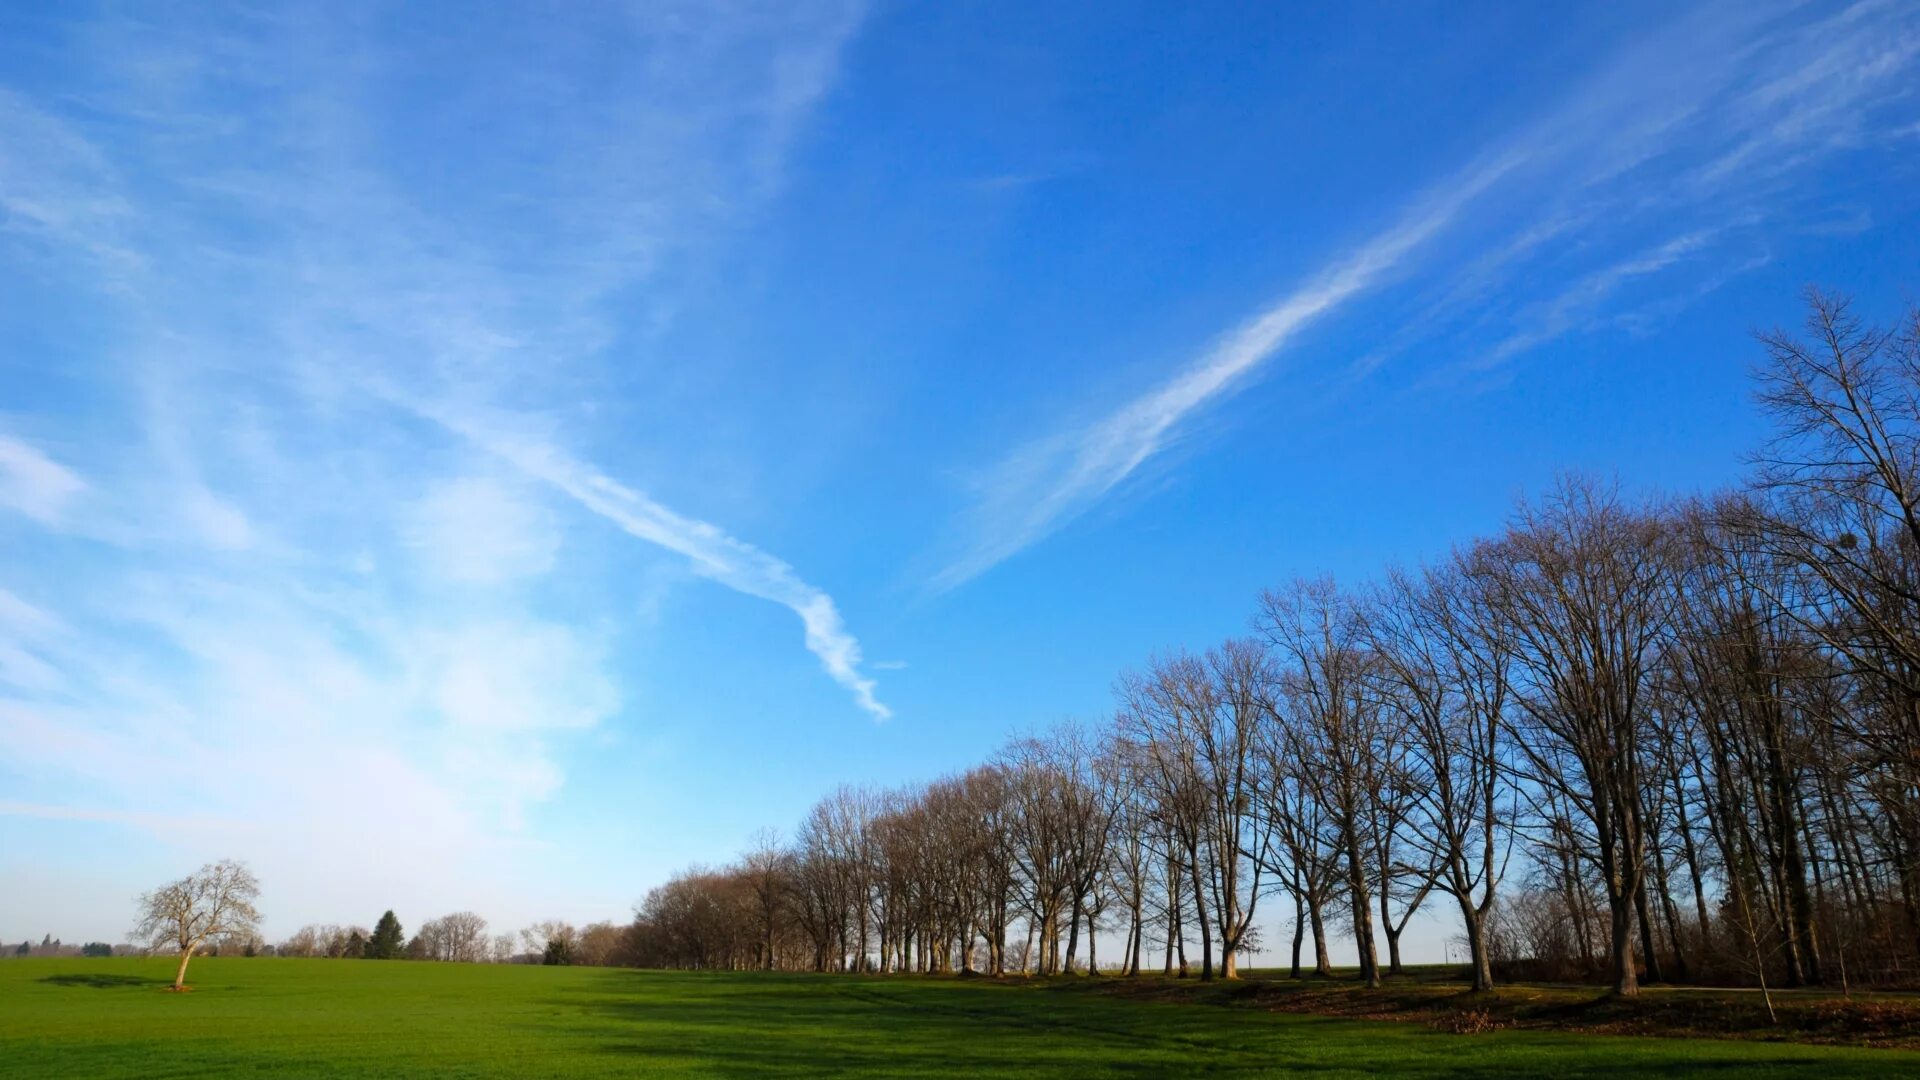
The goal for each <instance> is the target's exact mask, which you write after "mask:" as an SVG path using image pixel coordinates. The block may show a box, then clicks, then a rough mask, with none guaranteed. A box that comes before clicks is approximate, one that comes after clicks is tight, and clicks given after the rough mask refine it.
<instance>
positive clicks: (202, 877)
mask: <svg viewBox="0 0 1920 1080" xmlns="http://www.w3.org/2000/svg"><path fill="white" fill-rule="evenodd" d="M259 896H260V880H259V879H258V878H256V877H254V876H253V871H251V870H249V869H247V865H246V864H245V863H242V862H237V861H235V860H232V859H225V860H222V861H220V862H211V863H208V864H207V865H205V866H203V867H201V868H200V869H199V870H198V871H197V872H195V873H192V874H189V875H187V876H186V877H183V878H181V879H180V880H179V881H176V882H173V883H171V884H168V885H162V886H161V887H159V888H158V889H155V890H153V891H152V892H150V893H147V894H146V895H145V896H142V897H141V898H140V925H139V926H138V927H136V928H135V930H134V933H135V934H137V935H139V936H140V937H143V938H147V939H150V940H151V941H152V942H153V944H154V947H155V948H167V947H177V948H178V949H179V950H180V969H179V970H178V971H176V972H174V975H173V988H174V989H175V990H179V989H182V988H183V987H184V986H185V985H186V981H187V963H188V962H189V961H191V960H192V959H193V954H194V953H196V952H198V951H200V949H201V947H202V946H204V945H206V943H207V942H209V941H214V940H218V939H221V938H229V937H241V936H246V935H250V934H254V933H257V932H258V931H259V924H260V912H259V910H258V909H257V908H255V907H254V906H253V902H254V901H255V900H256V899H258V898H259Z"/></svg>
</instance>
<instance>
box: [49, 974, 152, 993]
mask: <svg viewBox="0 0 1920 1080" xmlns="http://www.w3.org/2000/svg"><path fill="white" fill-rule="evenodd" d="M40 981H41V982H43V983H51V984H52V985H54V986H85V987H88V988H90V989H94V990H114V989H119V988H121V987H127V986H165V985H168V983H169V982H170V980H167V979H157V978H152V977H149V976H146V975H109V974H106V973H104V972H92V973H88V974H85V975H46V976H43V977H41V979H40Z"/></svg>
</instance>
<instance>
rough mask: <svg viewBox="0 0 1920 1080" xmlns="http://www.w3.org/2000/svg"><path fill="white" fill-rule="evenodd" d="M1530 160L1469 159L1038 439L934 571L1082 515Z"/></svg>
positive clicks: (939, 578) (980, 568) (962, 574)
mask: <svg viewBox="0 0 1920 1080" xmlns="http://www.w3.org/2000/svg"><path fill="white" fill-rule="evenodd" d="M1523 161H1524V155H1521V154H1518V153H1506V154H1501V155H1499V156H1496V157H1494V158H1493V159H1492V160H1490V161H1487V162H1485V163H1483V164H1480V165H1476V166H1474V167H1472V168H1470V169H1467V170H1466V171H1464V172H1463V173H1461V174H1460V175H1459V176H1457V177H1455V178H1454V179H1453V180H1452V181H1451V182H1449V183H1447V184H1443V185H1441V186H1440V188H1439V189H1438V192H1437V194H1435V195H1434V196H1432V197H1430V198H1429V199H1427V200H1425V201H1424V202H1423V204H1422V205H1421V206H1420V207H1418V208H1417V209H1416V210H1415V211H1414V212H1413V213H1411V214H1409V215H1408V216H1407V217H1406V218H1404V219H1403V220H1402V221H1401V222H1400V223H1399V224H1397V225H1395V226H1394V227H1393V228H1391V229H1389V230H1387V231H1386V232H1383V233H1381V234H1379V235H1377V236H1375V237H1374V238H1372V239H1371V240H1369V241H1367V243H1366V244H1364V245H1362V246H1361V248H1360V250H1358V251H1357V252H1355V253H1353V254H1352V255H1349V256H1347V257H1346V258H1345V259H1343V260H1341V261H1339V262H1337V263H1335V264H1334V265H1332V266H1330V267H1328V268H1327V269H1326V270H1324V271H1322V272H1321V273H1320V274H1318V275H1316V277H1315V278H1314V279H1313V282H1312V283H1311V284H1309V285H1306V286H1303V287H1301V288H1298V289H1296V290H1294V291H1293V292H1290V293H1288V294H1287V295H1285V296H1283V297H1281V298H1280V299H1279V300H1278V301H1276V302H1275V303H1273V304H1271V305H1269V306H1268V307H1267V308H1265V309H1264V310H1262V311H1260V312H1259V313H1258V314H1256V315H1254V316H1253V318H1251V319H1249V320H1247V321H1246V322H1245V323H1243V324H1241V326H1240V327H1239V328H1238V329H1236V330H1234V331H1233V332H1232V333H1230V334H1228V335H1227V336H1226V337H1224V338H1222V339H1221V340H1220V341H1219V342H1218V343H1217V344H1215V345H1214V347H1213V348H1211V349H1209V350H1208V351H1207V352H1206V353H1205V354H1203V355H1202V356H1201V357H1200V358H1199V359H1198V360H1196V361H1194V362H1193V363H1192V364H1189V365H1188V366H1187V367H1186V368H1185V369H1184V370H1182V371H1181V372H1180V373H1179V374H1177V375H1175V376H1174V377H1173V378H1172V379H1170V380H1168V381H1167V382H1165V383H1162V384H1161V385H1160V386H1159V387H1157V388H1156V389H1154V390H1152V391H1150V392H1148V393H1147V394H1145V395H1143V396H1141V397H1139V398H1136V399H1134V400H1133V401H1131V402H1129V403H1127V404H1126V405H1125V406H1123V407H1121V408H1120V409H1119V410H1118V411H1116V412H1114V413H1112V414H1111V415H1109V416H1108V417H1107V418H1106V419H1104V420H1102V421H1100V422H1098V423H1096V424H1094V425H1093V426H1092V427H1090V428H1088V429H1086V430H1085V431H1083V432H1081V433H1079V434H1078V435H1074V436H1070V437H1068V438H1065V439H1054V440H1048V441H1046V442H1043V443H1040V444H1036V445H1034V446H1031V447H1029V448H1028V449H1027V450H1026V451H1024V452H1022V453H1021V454H1017V455H1015V457H1014V458H1012V459H1010V460H1009V461H1008V462H1007V463H1006V465H1005V466H1003V467H1002V469H1001V470H1000V472H999V474H998V476H997V477H996V481H997V482H995V483H991V484H989V485H988V490H989V492H990V494H989V496H988V498H987V499H986V500H984V501H983V503H982V505H981V507H980V508H979V511H980V512H979V514H978V516H979V517H980V518H981V519H982V522H983V524H984V523H985V522H989V521H990V522H992V523H993V524H992V527H991V528H983V530H982V532H983V534H985V535H986V536H987V537H988V539H986V540H985V541H983V542H981V543H979V544H977V545H976V546H975V547H974V548H972V549H971V550H970V551H968V552H967V553H966V554H965V555H963V556H961V557H960V558H959V559H958V560H956V561H954V562H953V563H951V564H949V565H948V566H947V567H946V568H945V569H943V570H941V571H940V572H939V573H937V574H936V575H934V578H933V582H932V585H933V588H934V589H935V591H939V592H944V591H946V590H948V589H952V588H954V587H955V586H958V585H961V584H963V583H965V582H967V581H969V580H971V579H972V578H974V577H977V576H979V575H980V574H981V573H983V572H985V571H986V570H988V569H990V568H992V567H993V566H995V565H997V564H999V563H1000V562H1002V561H1004V560H1005V559H1007V558H1008V557H1009V556H1011V555H1013V554H1014V553H1015V552H1018V551H1019V550H1021V549H1022V548H1025V547H1026V546H1028V545H1029V544H1032V543H1034V542H1035V541H1037V540H1040V539H1042V538H1044V537H1045V536H1047V535H1048V534H1050V533H1052V532H1053V531H1054V530H1056V529H1058V528H1059V527H1060V526H1062V525H1064V524H1066V523H1067V522H1068V521H1071V520H1072V519H1073V518H1075V517H1077V516H1079V515H1080V514H1081V513H1082V512H1084V511H1085V510H1086V509H1087V508H1088V507H1089V506H1091V505H1092V504H1093V503H1095V502H1097V501H1098V500H1099V499H1100V498H1101V497H1102V496H1104V495H1106V494H1107V493H1108V492H1110V491H1112V490H1113V489H1114V487H1115V486H1117V485H1118V484H1119V483H1120V482H1121V481H1123V480H1125V479H1126V478H1127V477H1128V476H1130V475H1132V474H1133V472H1134V470H1136V469H1138V468H1139V467H1140V466H1141V465H1142V464H1144V463H1145V462H1146V461H1147V459H1148V458H1150V457H1152V456H1153V455H1154V454H1157V453H1159V452H1160V450H1162V449H1163V448H1164V447H1165V446H1166V442H1167V439H1168V436H1169V433H1170V432H1172V431H1173V429H1174V427H1175V426H1176V425H1178V424H1179V423H1180V421H1181V420H1182V419H1184V418H1185V417H1187V416H1188V415H1189V414H1191V413H1193V412H1194V411H1195V410H1197V409H1200V408H1202V407H1203V406H1205V405H1207V404H1208V403H1210V402H1212V401H1213V400H1215V399H1216V398H1219V397H1221V396H1222V395H1225V394H1228V393H1230V392H1232V391H1234V390H1235V389H1238V388H1239V386H1241V385H1243V384H1244V381H1245V379H1246V377H1247V376H1248V375H1249V374H1250V373H1252V372H1253V371H1254V370H1255V369H1256V368H1258V367H1259V366H1260V365H1261V364H1262V363H1264V362H1266V361H1267V360H1268V359H1270V358H1271V357H1272V356H1273V355H1274V354H1275V353H1277V352H1279V351H1280V349H1281V347H1282V346H1284V345H1285V344H1286V343H1287V342H1288V341H1289V340H1290V339H1291V338H1292V337H1293V336H1294V335H1295V334H1297V333H1298V332H1299V331H1300V330H1302V329H1304V328H1305V327H1306V326H1308V325H1309V324H1311V323H1312V322H1314V321H1315V320H1316V319H1319V318H1320V317H1322V316H1324V315H1327V314H1328V313H1330V312H1332V311H1334V310H1336V309H1338V308H1339V307H1340V306H1341V305H1343V304H1345V303H1347V302H1348V301H1350V300H1352V299H1353V298H1354V297H1356V296H1359V295H1360V294H1362V293H1364V292H1365V291H1367V290H1368V289H1369V288H1371V287H1373V286H1374V285H1376V284H1378V283H1379V281H1380V280H1381V279H1382V278H1384V277H1385V276H1387V275H1388V274H1390V273H1391V272H1392V271H1393V270H1394V269H1395V268H1396V267H1397V266H1398V265H1399V264H1400V263H1401V261H1402V260H1404V259H1405V258H1406V257H1407V256H1408V255H1409V254H1410V253H1412V252H1413V251H1414V250H1415V249H1417V248H1418V247H1420V246H1421V245H1422V244H1424V243H1426V242H1428V241H1429V240H1431V239H1433V238H1434V237H1435V236H1436V235H1437V234H1439V233H1440V232H1441V231H1443V230H1444V229H1445V228H1446V227H1447V226H1448V225H1450V224H1452V223H1453V221H1454V219H1455V218H1456V217H1457V216H1458V215H1459V213H1460V211H1461V210H1462V209H1463V208H1464V207H1466V206H1467V205H1468V204H1469V203H1471V202H1473V201H1474V200H1475V199H1476V198H1478V197H1479V196H1480V195H1481V194H1483V193H1484V192H1485V191H1486V190H1487V189H1488V188H1490V187H1492V186H1493V185H1494V183H1495V182H1497V181H1498V180H1499V179H1500V178H1501V177H1502V176H1504V175H1506V174H1507V173H1508V172H1510V171H1511V170H1512V169H1514V168H1515V167H1517V166H1518V165H1520V164H1521V163H1522V162H1523Z"/></svg>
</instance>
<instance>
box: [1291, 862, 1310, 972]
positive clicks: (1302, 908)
mask: <svg viewBox="0 0 1920 1080" xmlns="http://www.w3.org/2000/svg"><path fill="white" fill-rule="evenodd" d="M1298 885H1299V883H1298V882H1295V889H1294V893H1293V967H1292V969H1291V970H1289V971H1288V972H1287V978H1289V979H1297V978H1299V977H1300V946H1301V944H1302V943H1303V942H1304V941H1305V940H1306V936H1307V910H1306V909H1307V905H1306V902H1305V901H1304V900H1302V899H1301V897H1300V891H1299V888H1298Z"/></svg>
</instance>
